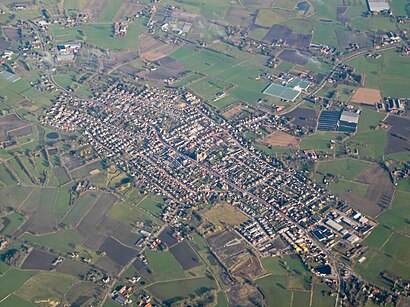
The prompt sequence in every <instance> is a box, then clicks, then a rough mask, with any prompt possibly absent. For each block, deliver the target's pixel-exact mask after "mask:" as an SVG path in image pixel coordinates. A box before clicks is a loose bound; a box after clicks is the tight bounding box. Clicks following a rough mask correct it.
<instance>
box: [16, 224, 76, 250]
mask: <svg viewBox="0 0 410 307" xmlns="http://www.w3.org/2000/svg"><path fill="white" fill-rule="evenodd" d="M21 238H22V239H23V240H26V241H28V242H30V243H35V244H39V245H41V246H43V247H46V248H51V249H56V250H58V251H62V252H66V253H69V252H72V251H73V250H74V247H75V246H76V245H78V244H80V243H81V242H82V241H83V237H82V236H81V235H80V234H79V233H78V232H77V231H76V230H73V229H67V230H60V231H57V232H54V233H50V234H44V235H32V234H30V233H25V234H24V235H23V236H22V237H21Z"/></svg>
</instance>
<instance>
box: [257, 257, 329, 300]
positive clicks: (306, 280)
mask: <svg viewBox="0 0 410 307" xmlns="http://www.w3.org/2000/svg"><path fill="white" fill-rule="evenodd" d="M261 263H262V266H263V268H264V269H265V270H266V271H267V272H268V274H267V275H265V276H264V277H262V278H260V279H257V280H256V283H257V284H258V285H259V286H260V287H261V289H262V291H263V292H264V294H265V295H266V299H267V305H268V306H278V305H279V306H288V305H289V306H295V307H296V306H310V304H309V302H310V300H311V295H313V297H315V296H316V295H317V293H316V291H315V289H316V288H317V287H318V288H322V287H325V285H322V284H319V283H317V282H316V281H313V285H312V279H311V273H310V272H309V271H308V270H307V268H306V267H305V266H304V265H303V263H302V262H301V261H300V259H299V258H298V257H297V256H294V257H292V256H284V257H267V258H262V260H261ZM312 289H313V293H311V291H312ZM323 299H324V300H327V301H329V302H331V301H332V300H333V299H332V298H330V297H328V298H327V295H326V297H324V298H323ZM315 300H319V298H315ZM314 304H315V305H314V306H329V305H318V302H315V303H314Z"/></svg>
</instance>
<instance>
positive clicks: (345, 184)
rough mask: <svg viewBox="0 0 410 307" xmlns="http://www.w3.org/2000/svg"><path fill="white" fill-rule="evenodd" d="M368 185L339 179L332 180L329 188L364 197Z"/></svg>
mask: <svg viewBox="0 0 410 307" xmlns="http://www.w3.org/2000/svg"><path fill="white" fill-rule="evenodd" d="M367 188H368V185H367V184H363V183H360V182H356V181H345V180H339V181H338V182H332V183H331V184H330V189H331V190H332V191H333V192H335V193H337V192H348V193H353V194H356V195H357V196H359V197H365V195H366V192H367Z"/></svg>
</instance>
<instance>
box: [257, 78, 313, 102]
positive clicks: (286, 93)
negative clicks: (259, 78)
mask: <svg viewBox="0 0 410 307" xmlns="http://www.w3.org/2000/svg"><path fill="white" fill-rule="evenodd" d="M309 86H310V83H309V82H308V81H304V80H302V79H300V78H292V79H290V80H289V81H288V82H287V83H286V84H285V85H281V84H275V83H271V84H270V85H269V86H268V87H267V88H266V89H265V90H264V91H263V93H264V94H266V95H269V96H273V97H277V98H280V99H281V100H286V101H294V100H295V99H296V98H297V97H298V96H299V95H300V94H301V93H302V91H305V90H307V89H308V88H309Z"/></svg>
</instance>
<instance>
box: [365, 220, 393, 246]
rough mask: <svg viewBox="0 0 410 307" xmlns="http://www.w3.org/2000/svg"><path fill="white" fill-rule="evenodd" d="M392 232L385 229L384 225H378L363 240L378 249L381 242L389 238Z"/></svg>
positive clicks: (381, 244)
mask: <svg viewBox="0 0 410 307" xmlns="http://www.w3.org/2000/svg"><path fill="white" fill-rule="evenodd" d="M392 233H393V232H392V231H390V230H389V229H387V228H386V227H385V226H383V225H378V226H377V227H376V228H374V229H373V231H372V233H371V234H370V235H369V236H368V237H367V238H366V239H365V240H364V243H366V245H368V246H370V247H372V248H374V249H380V248H381V247H382V246H383V244H384V243H385V242H386V241H387V240H388V239H389V238H390V236H391V235H392Z"/></svg>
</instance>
